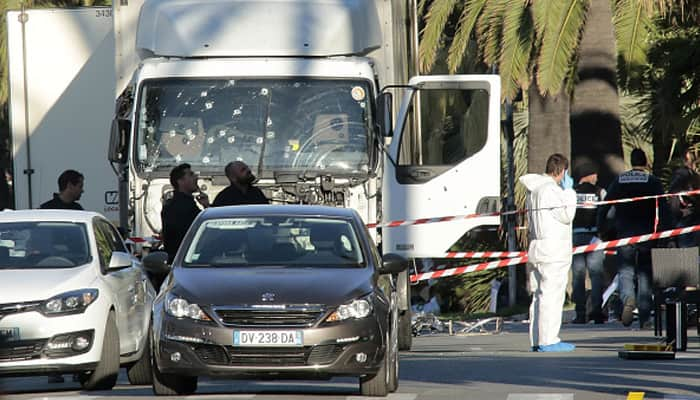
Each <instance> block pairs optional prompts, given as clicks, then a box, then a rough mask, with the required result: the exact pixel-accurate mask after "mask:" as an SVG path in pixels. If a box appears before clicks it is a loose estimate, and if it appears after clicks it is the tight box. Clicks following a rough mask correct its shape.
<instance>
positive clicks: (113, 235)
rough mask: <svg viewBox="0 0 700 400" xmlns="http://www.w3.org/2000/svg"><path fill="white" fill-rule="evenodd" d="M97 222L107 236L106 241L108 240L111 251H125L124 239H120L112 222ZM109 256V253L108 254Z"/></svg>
mask: <svg viewBox="0 0 700 400" xmlns="http://www.w3.org/2000/svg"><path fill="white" fill-rule="evenodd" d="M98 224H99V225H100V226H101V227H102V230H103V231H104V234H105V235H106V236H107V241H108V242H109V247H110V248H111V249H112V251H121V252H124V253H126V252H127V250H126V247H125V246H124V241H123V240H122V237H121V235H120V234H119V231H117V229H116V228H114V226H113V225H112V224H110V223H109V222H107V221H101V220H100V221H98ZM110 256H111V254H110Z"/></svg>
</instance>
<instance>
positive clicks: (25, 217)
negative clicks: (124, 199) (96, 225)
mask: <svg viewBox="0 0 700 400" xmlns="http://www.w3.org/2000/svg"><path fill="white" fill-rule="evenodd" d="M95 217H100V218H102V219H106V218H105V217H104V216H103V215H102V214H100V213H96V212H94V211H78V210H4V211H2V212H0V222H21V221H70V222H83V223H87V224H89V223H91V222H92V220H93V218H95Z"/></svg>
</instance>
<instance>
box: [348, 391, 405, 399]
mask: <svg viewBox="0 0 700 400" xmlns="http://www.w3.org/2000/svg"><path fill="white" fill-rule="evenodd" d="M416 397H418V395H417V394H416V393H389V395H388V396H386V397H385V399H389V400H415V398H416ZM345 399H346V400H368V399H376V397H367V396H348V397H346V398H345Z"/></svg>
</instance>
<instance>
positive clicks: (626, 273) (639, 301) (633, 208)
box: [598, 148, 670, 328]
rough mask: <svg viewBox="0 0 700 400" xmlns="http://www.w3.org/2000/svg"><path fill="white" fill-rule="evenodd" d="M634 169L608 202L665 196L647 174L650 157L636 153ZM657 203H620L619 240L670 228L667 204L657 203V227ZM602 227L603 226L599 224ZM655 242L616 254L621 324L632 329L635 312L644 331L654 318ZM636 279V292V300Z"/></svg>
mask: <svg viewBox="0 0 700 400" xmlns="http://www.w3.org/2000/svg"><path fill="white" fill-rule="evenodd" d="M630 163H631V164H632V169H631V170H629V171H627V172H624V173H622V174H620V175H619V176H618V177H617V178H616V179H615V180H614V181H613V182H612V183H611V184H610V186H609V187H608V190H607V192H608V193H607V197H606V200H617V199H625V198H631V197H636V196H650V195H660V194H663V193H664V189H663V185H662V184H661V181H660V180H659V179H658V178H657V177H655V176H654V175H652V174H650V173H648V172H647V164H648V163H647V156H646V154H645V153H644V151H643V150H642V149H638V148H637V149H634V150H632V153H631V155H630ZM656 201H657V200H654V199H650V200H643V201H634V202H629V203H620V204H616V205H615V218H614V220H615V231H616V232H617V233H616V234H617V237H618V238H625V237H629V236H638V235H643V234H647V233H652V232H654V231H655V230H657V231H660V230H664V229H668V228H669V227H670V220H669V219H670V217H669V210H668V205H667V203H666V200H665V199H663V198H659V199H658V205H659V210H658V212H659V213H658V216H659V218H658V226H657V218H656V215H657V213H656V211H657V210H656ZM609 208H610V206H609V205H604V206H601V207H600V208H599V212H598V220H599V221H601V224H602V221H603V220H604V218H605V217H606V216H607V214H608V210H609ZM599 226H600V224H599ZM655 245H656V243H654V242H642V243H638V244H633V245H628V246H622V247H620V248H618V250H617V258H618V274H619V276H620V297H621V299H622V302H623V304H624V306H623V309H622V318H621V319H622V324H623V325H624V326H630V325H631V324H632V320H633V318H634V314H633V312H634V309H635V308H638V309H639V326H640V328H645V327H646V326H645V325H646V324H647V322H648V321H649V316H650V314H651V307H652V302H651V293H652V287H651V285H652V276H651V249H652V247H655ZM635 276H636V278H637V290H636V297H635V285H634V283H635Z"/></svg>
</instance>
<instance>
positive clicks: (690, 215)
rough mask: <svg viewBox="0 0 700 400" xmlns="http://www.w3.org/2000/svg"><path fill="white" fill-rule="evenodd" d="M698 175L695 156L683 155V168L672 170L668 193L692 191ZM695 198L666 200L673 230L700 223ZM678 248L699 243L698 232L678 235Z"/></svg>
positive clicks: (690, 154) (691, 154)
mask: <svg viewBox="0 0 700 400" xmlns="http://www.w3.org/2000/svg"><path fill="white" fill-rule="evenodd" d="M697 178H698V173H697V172H695V155H694V154H693V152H692V151H689V150H688V151H686V152H685V153H684V154H683V166H682V167H680V168H678V169H676V170H674V171H673V175H671V181H670V184H669V186H668V192H669V193H678V192H684V191H687V190H692V189H693V182H694V181H697ZM695 197H696V196H691V197H689V196H674V197H671V198H669V199H668V203H669V206H670V209H671V216H672V218H673V226H674V227H675V228H683V227H686V226H692V225H697V224H698V223H700V213H698V210H696V209H695V207H694V203H695V202H696V201H697V200H696V199H695ZM676 240H677V242H678V247H693V246H697V245H698V243H700V234H699V233H698V232H693V233H687V234H685V235H680V236H678V238H677V239H676Z"/></svg>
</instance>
